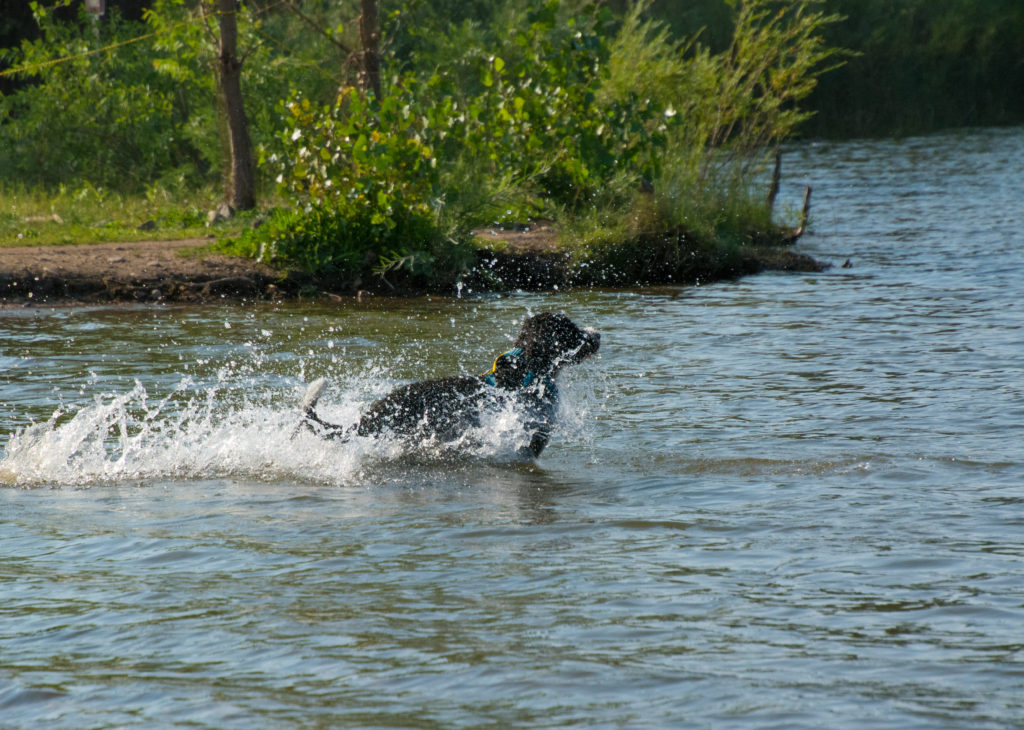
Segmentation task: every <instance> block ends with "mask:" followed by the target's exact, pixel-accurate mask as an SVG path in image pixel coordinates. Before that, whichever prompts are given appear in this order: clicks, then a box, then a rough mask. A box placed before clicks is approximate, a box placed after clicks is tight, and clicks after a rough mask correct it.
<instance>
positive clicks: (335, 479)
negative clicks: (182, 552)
mask: <svg viewBox="0 0 1024 730" xmlns="http://www.w3.org/2000/svg"><path fill="white" fill-rule="evenodd" d="M231 378H232V376H231V375H230V374H223V375H222V376H221V378H219V379H218V382H217V383H215V384H213V385H204V386H196V385H195V384H194V383H193V382H192V381H191V380H190V379H185V380H183V381H182V383H181V384H180V385H179V386H178V387H177V388H175V389H174V390H173V391H172V392H171V393H169V394H161V395H159V396H158V398H159V400H157V402H155V403H154V402H153V401H154V400H156V399H155V398H153V397H152V396H151V394H150V392H149V391H148V390H147V388H146V387H144V386H143V384H142V383H140V382H136V383H135V385H134V387H133V388H131V389H130V390H128V391H127V392H122V393H106V394H101V395H96V396H95V397H94V398H93V400H92V402H90V403H87V404H84V405H81V406H77V407H71V408H67V409H65V410H58V411H57V412H55V413H54V414H53V416H52V417H51V418H50V419H49V420H48V421H46V422H43V423H36V424H33V425H30V426H27V427H24V428H22V429H20V430H18V431H17V432H16V433H15V434H14V435H13V436H12V437H11V438H10V440H9V441H8V443H7V447H6V449H5V452H4V455H3V458H2V459H0V485H10V486H22V487H35V486H65V487H67V486H69V487H83V486H90V485H95V484H104V483H118V482H126V481H132V482H146V481H155V480H168V479H170V480H194V479H210V478H221V477H240V478H247V479H256V480H271V481H282V480H284V481H300V482H307V483H319V484H357V483H360V480H361V479H362V478H363V476H364V475H363V474H362V469H363V467H364V465H365V463H366V462H367V460H368V459H369V460H373V461H378V460H384V461H388V460H396V459H401V458H404V457H406V456H409V455H413V456H416V457H426V458H428V459H442V460H443V459H449V458H452V457H455V456H459V457H467V456H468V457H470V458H480V459H486V460H497V461H501V462H516V461H522V460H523V459H524V457H523V456H522V453H523V447H524V446H525V445H526V432H525V431H524V429H523V425H522V424H523V422H524V416H523V414H522V413H520V412H517V411H516V410H515V409H514V408H513V407H512V406H510V405H508V406H504V407H500V408H495V409H493V410H492V411H490V412H487V413H486V414H485V416H484V419H483V423H481V425H480V426H479V427H478V428H473V429H470V430H469V431H468V432H467V433H466V434H465V435H464V436H463V437H462V438H461V439H459V440H458V441H457V442H455V443H447V444H445V443H439V442H436V441H430V440H428V441H426V442H415V443H414V442H410V441H408V440H399V439H389V438H382V439H372V438H353V439H352V440H350V441H348V442H345V443H339V442H333V441H324V440H322V439H320V438H318V437H317V436H315V435H314V434H312V433H308V432H307V431H305V430H300V431H299V432H298V433H297V434H296V435H295V437H294V438H292V434H293V433H295V430H296V429H295V427H296V424H297V423H298V422H299V418H300V415H301V405H302V402H303V401H302V393H303V390H305V388H304V387H303V386H301V385H300V384H296V385H295V387H294V388H279V389H278V390H277V391H273V390H272V389H268V388H266V387H263V388H262V389H255V390H254V391H253V392H249V391H248V389H247V388H246V387H245V385H246V384H245V383H244V382H231ZM378 386H379V387H367V383H365V382H359V383H353V384H348V387H347V389H341V388H338V387H337V386H334V385H331V386H325V385H324V384H323V383H314V384H313V385H312V386H311V388H312V389H314V390H315V391H316V397H317V398H319V399H320V400H319V403H318V406H317V410H318V413H319V415H320V416H321V417H322V418H324V419H325V420H327V421H329V422H332V423H338V424H348V423H355V422H356V421H357V420H358V418H359V413H360V411H361V410H362V408H363V407H364V406H365V405H366V403H367V402H368V401H369V400H372V399H373V398H374V397H377V396H379V395H381V394H382V393H383V391H386V390H387V388H388V387H389V385H387V384H386V385H380V384H378ZM325 389H326V392H325ZM585 413H586V412H585V411H584V412H583V413H581V412H580V409H577V408H568V407H566V405H565V393H564V392H563V403H562V406H561V408H560V418H561V423H560V425H559V426H558V427H557V428H556V431H555V433H554V438H555V439H558V440H561V439H564V438H566V437H567V436H569V435H570V434H571V435H573V436H575V437H579V436H580V435H581V434H582V433H583V424H584V422H585V417H586V416H585Z"/></svg>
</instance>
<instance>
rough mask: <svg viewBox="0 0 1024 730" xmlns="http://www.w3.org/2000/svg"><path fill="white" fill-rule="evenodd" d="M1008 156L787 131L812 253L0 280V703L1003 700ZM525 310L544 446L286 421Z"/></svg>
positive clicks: (744, 709) (898, 724)
mask: <svg viewBox="0 0 1024 730" xmlns="http://www.w3.org/2000/svg"><path fill="white" fill-rule="evenodd" d="M1022 163H1024V129H999V130H986V131H969V132H962V133H953V134H946V135H938V136H930V137H923V138H914V139H909V140H903V141H857V142H849V143H837V144H831V143H829V144H803V145H798V146H794V147H792V148H790V149H789V150H787V152H786V156H785V158H784V165H785V169H784V172H785V174H786V176H787V182H786V185H785V186H784V189H783V194H782V197H784V198H785V201H783V202H784V204H788V205H791V206H794V207H795V206H796V205H797V204H798V203H799V200H800V197H801V194H802V185H803V184H805V183H809V184H812V185H813V186H814V207H813V211H812V214H813V221H812V223H813V232H812V233H810V234H808V235H806V236H805V237H804V238H803V239H802V241H801V242H800V244H799V247H798V248H799V250H802V251H805V252H808V253H810V254H812V255H815V256H818V257H820V258H823V259H825V260H827V261H831V262H833V263H834V264H836V267H835V268H833V269H831V270H829V271H828V272H826V273H824V274H781V273H779V274H776V273H772V274H763V275H760V276H756V277H750V278H746V279H743V280H740V281H736V282H728V283H720V284H714V285H709V286H701V287H692V288H686V287H665V288H654V289H647V290H641V291H579V292H571V293H551V294H521V295H516V296H508V297H492V298H486V299H463V300H447V299H431V300H427V299H423V300H413V301H398V302H392V301H387V302H380V301H378V302H371V303H366V304H356V303H352V304H345V305H339V306H312V305H289V306H281V307H271V306H227V307H223V308H220V307H210V308H187V307H180V308H179V307H140V308H89V309H56V310H44V309H27V310H16V311H15V310H9V311H3V312H0V484H2V485H3V486H5V487H7V488H0V596H2V600H0V718H2V719H0V725H2V726H3V727H5V728H19V727H24V728H29V727H32V728H35V727H50V728H54V727H56V728H105V727H141V726H146V727H152V726H161V727H163V726H174V725H183V726H185V725H187V726H189V727H209V728H250V727H343V726H349V727H369V726H372V727H458V726H479V727H512V726H520V727H533V726H559V727H563V726H577V727H586V728H592V727H715V728H722V727H741V728H751V727H757V728H769V727H780V728H794V727H805V728H820V727H830V728H851V729H852V728H865V727H871V728H899V729H900V730H905V729H906V728H936V727H948V728H963V727H972V728H1007V727H1024V305H1022V295H1024V234H1022V231H1024V164H1022ZM847 259H850V262H851V264H852V267H851V268H842V267H841V266H839V264H842V263H843V262H844V261H845V260H847ZM545 310H561V311H564V312H566V313H567V314H569V315H570V316H571V317H572V318H573V319H574V320H575V321H577V322H578V323H579V324H580V325H583V326H592V327H596V328H597V329H599V330H600V331H601V332H602V335H603V340H602V349H601V352H600V353H599V354H598V355H597V356H595V357H594V358H592V359H591V360H589V361H588V362H586V363H584V364H582V365H580V366H578V367H576V368H574V369H573V370H572V371H571V372H569V373H567V377H566V378H565V380H564V382H563V384H562V396H563V404H562V408H561V411H562V413H561V415H562V419H561V422H560V426H559V429H558V431H557V432H556V434H555V436H554V438H553V440H552V443H551V445H550V446H549V449H548V451H547V452H545V453H544V455H543V457H542V458H541V459H540V461H539V462H538V463H537V464H536V465H533V464H523V463H517V462H516V461H515V460H514V459H513V458H511V451H510V449H509V446H508V443H507V438H506V437H507V429H506V426H507V424H503V423H494V424H491V425H492V426H493V429H492V431H491V433H493V438H490V439H484V442H483V444H482V445H479V446H477V447H476V448H475V449H474V450H473V452H472V453H469V454H466V455H464V456H461V457H458V458H455V457H452V456H450V455H449V456H447V457H445V456H437V455H432V454H431V453H430V452H429V451H428V452H423V451H420V452H416V453H409V452H408V450H405V449H403V448H402V447H401V446H400V445H397V444H394V443H379V442H367V443H362V442H361V441H357V442H353V443H351V444H348V445H344V446H342V445H337V444H331V443H324V442H320V441H317V440H316V439H314V438H312V437H307V436H304V435H303V436H300V437H299V438H297V439H295V440H289V435H290V433H291V430H292V428H293V426H294V424H295V419H296V411H295V404H296V403H297V400H298V397H299V395H298V394H299V392H301V389H302V384H303V383H306V382H309V381H310V380H312V379H313V378H316V377H320V376H327V377H329V378H330V380H331V388H330V390H329V391H328V393H327V394H326V396H325V397H324V401H323V409H322V410H323V414H324V415H326V416H329V417H331V418H333V419H335V420H338V421H345V420H346V419H349V420H350V419H353V418H355V416H356V414H357V413H358V411H359V408H360V407H361V406H362V405H365V404H366V403H367V402H369V401H370V400H371V399H373V398H375V397H377V396H379V395H381V394H382V393H384V392H385V391H386V390H387V389H388V388H390V387H391V386H393V385H395V384H398V383H401V382H405V381H407V380H410V379H415V378H422V377H428V376H435V375H442V374H450V373H457V372H469V373H478V372H482V371H483V370H485V369H487V367H488V366H489V365H490V363H491V361H492V359H493V358H494V356H495V355H496V354H498V353H499V352H501V351H503V350H504V349H507V343H508V341H509V338H511V337H513V336H514V335H515V333H516V330H517V327H518V324H519V322H520V321H521V320H522V318H523V317H524V316H525V315H527V314H528V313H536V312H539V311H545Z"/></svg>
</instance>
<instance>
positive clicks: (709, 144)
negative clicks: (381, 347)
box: [0, 0, 1024, 289]
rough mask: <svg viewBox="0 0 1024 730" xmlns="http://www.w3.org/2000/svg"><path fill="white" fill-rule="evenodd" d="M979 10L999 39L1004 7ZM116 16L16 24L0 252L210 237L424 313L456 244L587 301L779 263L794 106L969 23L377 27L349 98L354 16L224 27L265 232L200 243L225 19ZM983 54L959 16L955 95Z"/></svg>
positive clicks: (936, 45)
mask: <svg viewBox="0 0 1024 730" xmlns="http://www.w3.org/2000/svg"><path fill="white" fill-rule="evenodd" d="M986 3H989V4H992V7H993V8H994V9H998V10H999V12H1000V13H1001V15H1000V18H1001V19H1002V20H1001V23H1005V24H1009V27H1017V26H1014V25H1013V24H1014V23H1018V22H1019V21H1020V17H1019V15H1020V13H1019V12H1016V10H1015V8H1014V4H1013V3H1009V2H999V0H985V2H983V3H982V4H983V5H985V4H986ZM110 5H111V7H110V8H108V13H107V15H106V16H105V17H104V18H103V19H102V21H100V20H97V19H95V18H94V17H93V16H91V15H89V14H88V13H86V12H85V11H84V9H82V8H80V7H79V4H78V3H77V2H70V1H68V0H61V1H60V2H58V3H57V6H56V7H54V6H46V5H44V4H43V3H31V4H30V6H31V9H32V12H33V19H34V23H35V24H36V26H37V28H38V35H37V36H36V37H35V38H34V39H31V38H26V39H25V40H23V41H22V42H21V44H20V45H19V46H18V47H17V48H11V49H9V50H8V51H5V52H4V53H3V60H4V62H5V63H6V64H8V65H9V66H10V69H8V71H7V72H5V74H6V75H5V76H3V77H0V92H2V94H3V95H2V96H0V190H3V191H4V192H3V193H2V194H3V196H4V199H5V203H7V205H5V206H4V211H3V212H2V213H0V237H3V238H4V239H5V240H7V241H12V240H50V239H53V240H62V241H67V240H86V239H87V238H88V237H89V236H90V235H95V236H96V237H97V238H106V239H108V240H109V239H110V238H117V237H121V236H131V235H132V233H133V232H134V233H135V237H163V236H169V235H176V234H177V233H178V232H179V231H181V232H183V233H182V234H181V235H189V236H192V235H195V234H196V233H197V232H198V231H199V230H203V231H205V232H207V233H209V232H210V231H211V230H212V232H214V233H215V234H217V235H220V236H221V238H222V239H223V243H222V244H221V245H222V248H223V249H224V250H227V251H230V252H233V253H237V254H242V255H248V256H255V257H259V258H261V259H262V260H265V261H268V262H272V263H274V264H275V265H277V266H280V267H298V268H301V269H303V270H306V271H309V272H315V273H317V274H319V275H321V276H333V277H335V278H337V279H338V280H348V281H352V282H356V281H364V282H365V281H367V280H368V279H369V278H370V277H373V278H375V279H377V280H379V281H382V282H399V281H400V282H403V283H404V284H405V285H417V286H424V287H427V288H434V289H440V288H445V287H448V286H450V285H451V284H452V283H453V282H454V281H455V280H456V279H457V278H458V277H459V276H460V275H462V274H463V273H464V272H465V271H466V270H467V269H468V268H470V267H471V266H472V265H473V262H474V261H475V260H477V258H478V254H477V252H476V249H477V248H478V246H479V244H478V241H479V237H476V238H474V237H473V236H472V234H471V232H472V231H473V230H474V229H479V228H480V227H483V226H486V227H489V228H491V229H498V230H500V229H502V228H513V229H515V228H520V227H522V225H523V224H528V223H530V222H534V221H538V220H543V221H548V222H549V225H550V226H551V227H552V228H553V229H554V230H556V231H557V232H558V240H557V242H556V248H558V250H559V255H560V256H562V257H563V258H564V259H565V260H566V261H568V263H569V265H570V266H571V267H573V270H574V271H576V272H577V274H576V277H577V280H578V281H581V282H586V281H593V282H600V281H614V282H618V281H641V280H646V279H649V278H651V277H654V278H657V277H663V278H664V277H668V278H672V277H679V278H692V273H693V266H694V264H693V262H694V261H705V262H709V263H707V265H713V266H719V267H724V270H728V269H729V267H730V266H732V263H730V262H734V261H736V260H738V258H740V257H741V256H742V250H743V248H744V247H745V246H750V245H753V244H756V243H759V242H764V241H766V240H783V239H785V238H786V236H787V235H788V232H787V230H786V229H785V228H783V227H780V226H778V225H777V223H776V222H775V221H773V218H772V210H771V205H770V203H769V202H768V196H767V189H768V183H769V178H770V175H769V174H768V173H769V172H770V161H771V159H772V153H773V152H774V151H775V150H776V149H777V147H778V145H779V143H780V142H781V141H782V140H784V139H787V138H789V137H792V136H793V135H794V134H797V133H799V132H800V130H801V129H804V130H807V129H815V128H816V127H814V126H808V120H809V118H810V116H811V115H810V112H809V111H808V109H809V107H808V106H807V103H808V101H809V100H817V102H816V103H817V105H818V107H819V108H820V109H824V110H826V114H823V115H819V116H820V117H828V116H829V115H831V116H832V117H833V118H837V117H846V118H850V119H853V118H854V117H855V116H856V115H854V114H852V113H851V114H845V115H844V114H843V111H842V105H841V103H840V102H839V101H836V100H837V99H840V98H841V97H842V95H843V94H842V92H841V91H836V90H835V89H833V91H832V92H831V94H832V96H831V97H827V99H832V100H833V101H832V102H831V103H832V106H831V107H830V106H829V102H827V99H826V100H823V99H822V97H821V93H822V89H821V87H820V85H819V79H822V80H823V82H824V83H826V84H827V83H833V84H835V83H837V82H836V81H835V80H836V79H842V78H849V74H851V73H852V71H851V70H850V69H851V68H852V67H853V65H854V64H860V63H866V62H867V59H868V58H869V54H864V55H863V56H852V57H851V56H848V55H846V56H841V55H838V54H837V52H836V50H835V49H836V48H837V47H839V46H842V45H843V44H844V43H847V44H849V42H850V40H851V39H852V40H857V41H858V43H859V44H860V45H861V46H865V44H867V45H868V46H870V48H871V49H874V50H875V51H878V54H877V55H878V56H879V57H881V56H884V53H882V50H884V49H891V48H892V47H893V46H894V44H899V43H904V42H905V43H906V46H905V49H906V53H907V54H912V53H913V52H914V49H917V48H920V46H921V42H920V33H921V28H922V27H925V28H927V29H928V30H929V40H928V44H929V45H928V47H929V48H932V49H933V50H934V53H933V55H932V56H930V57H929V58H932V59H933V60H934V57H937V54H938V53H939V49H940V47H941V39H942V38H944V37H946V36H947V35H948V34H949V33H950V32H951V30H950V29H949V27H948V25H949V23H950V22H951V19H955V18H956V17H959V16H958V15H957V13H960V14H963V13H964V12H966V11H965V9H964V8H965V7H966V5H965V4H964V3H962V2H955V1H954V0H936V2H933V3H924V2H916V1H912V0H907V1H906V2H905V3H903V10H901V12H900V13H899V14H898V17H895V18H890V17H888V16H886V15H885V14H886V13H887V12H888V10H887V8H891V7H893V6H894V4H893V3H867V4H862V3H857V4H853V3H851V2H849V1H846V0H804V1H795V2H775V1H773V0H745V1H742V2H740V1H737V2H724V1H722V0H714V1H712V0H702V1H701V2H688V3H686V4H678V3H672V2H667V1H664V2H658V3H654V4H648V3H640V4H626V3H614V2H613V3H596V2H587V1H585V0H566V1H563V2H554V1H552V2H546V3H535V2H526V0H504V2H497V3H465V2H455V1H454V0H434V1H432V2H425V1H422V0H421V1H416V0H409V1H408V2H394V3H388V2H382V3H380V8H379V26H377V28H376V32H375V33H371V34H370V36H369V37H371V38H372V39H373V44H374V45H375V46H376V47H375V49H374V54H375V61H376V63H377V71H376V78H375V79H374V83H367V79H366V78H365V76H366V66H365V64H364V60H365V55H366V54H365V45H366V38H367V37H368V36H367V33H366V29H365V27H364V28H360V22H359V18H360V9H361V8H360V6H362V9H363V10H365V8H366V6H368V5H373V6H375V5H377V3H367V2H365V1H364V2H362V3H359V2H355V1H354V0H350V1H348V2H338V3H330V4H324V3H316V2H300V1H299V0H282V1H280V2H264V1H262V0H255V1H254V2H252V3H249V4H246V5H245V6H242V7H241V9H240V10H239V11H238V13H237V14H236V16H235V19H236V20H237V33H238V40H237V52H238V57H239V59H242V60H244V66H243V90H244V97H245V112H246V116H247V121H248V124H249V129H250V132H251V137H252V142H253V146H254V149H255V150H256V159H255V162H256V169H257V179H258V190H257V192H258V197H259V200H260V207H261V209H262V210H261V211H259V212H257V213H252V214H249V215H248V216H247V217H243V218H237V217H236V218H234V219H233V220H231V221H228V222H224V221H220V220H219V219H218V222H216V223H215V225H214V227H213V228H212V229H208V228H207V223H208V221H207V219H206V211H207V210H209V209H210V208H212V207H214V204H215V202H216V199H217V198H218V196H219V192H218V191H217V188H218V184H219V181H220V180H222V179H223V178H224V177H225V176H226V175H227V174H228V172H229V170H230V157H231V155H230V152H229V150H228V148H227V140H228V134H227V130H226V126H227V125H226V123H225V122H224V118H225V117H224V114H223V107H224V103H223V101H222V100H221V99H222V97H220V96H219V95H218V76H217V75H216V74H215V73H214V69H215V66H216V60H217V58H218V57H219V56H218V54H221V56H222V55H223V53H222V48H221V46H220V40H221V38H220V35H219V34H220V33H223V31H222V30H221V29H219V28H218V23H217V20H218V18H219V17H222V16H219V15H218V13H219V12H220V11H219V10H218V8H219V7H220V6H219V5H218V4H217V3H215V2H212V1H207V2H194V1H186V0H152V1H151V2H147V3H141V4H140V3H135V2H124V3H121V4H120V5H121V6H124V7H125V8H126V9H127V10H128V11H129V13H128V14H129V16H131V15H132V12H133V11H138V10H139V9H140V8H141V7H142V6H143V5H144V6H145V10H144V11H141V12H137V14H136V15H135V16H133V17H130V18H128V19H126V18H125V17H123V16H122V15H121V14H120V12H119V7H117V6H116V5H117V4H116V3H114V2H111V3H110ZM895 5H900V4H899V3H896V4H895ZM961 6H963V7H961ZM904 11H906V12H904ZM946 11H948V12H946ZM954 11H955V12H954ZM1015 13H1016V14H1015ZM842 14H846V15H847V16H848V18H845V19H844V18H843V17H842ZM364 15H365V14H364ZM865 18H867V21H866V24H865V22H864V20H863V19H865ZM851 19H856V20H858V21H860V24H859V25H851ZM876 19H881V20H883V21H885V22H884V23H883V25H882V26H881V27H878V28H875V29H874V30H873V31H871V33H870V34H869V33H868V31H867V30H864V28H866V27H869V26H871V23H873V22H874V21H875V20H876ZM939 20H941V21H942V22H941V23H940V22H939ZM922 23H923V24H924V25H923V26H922ZM871 27H873V26H871ZM984 27H987V26H985V14H984V13H980V14H975V17H974V19H973V20H972V22H971V23H969V24H967V25H965V26H963V27H962V28H960V30H961V31H962V36H963V38H962V39H961V41H960V42H959V45H955V46H954V47H955V48H959V49H960V50H964V49H965V48H970V49H981V50H983V51H984V52H983V53H982V54H981V56H980V57H978V58H974V57H973V56H972V60H971V61H970V62H969V63H968V65H969V66H970V67H971V68H972V69H974V71H973V72H972V73H974V75H975V76H974V77H977V76H978V75H979V74H981V75H983V74H984V72H985V69H987V68H988V66H986V64H990V63H995V61H994V60H993V59H997V58H998V57H999V54H1000V53H1003V52H1004V51H1005V45H1006V44H1005V43H1003V40H1005V39H1003V36H1002V35H1000V33H1002V31H998V32H997V33H996V34H995V36H991V35H989V36H986V35H984V33H983V32H982V31H983V30H984ZM1000 27H1001V26H1000ZM900 29H902V30H900ZM972 29H973V30H972ZM911 30H914V31H915V33H917V35H915V34H914V33H911V32H910V31H911ZM361 31H362V32H361ZM858 34H859V35H858ZM993 38H994V39H993ZM869 41H870V43H869ZM871 43H873V44H874V45H870V44H871ZM979 44H980V45H979ZM870 58H871V59H872V60H871V63H876V64H877V63H880V62H879V61H878V60H877V59H876V58H875V57H874V56H871V57H870ZM979 59H980V60H979ZM838 61H847V65H846V66H845V67H844V66H843V65H842V63H839V62H838ZM971 64H973V65H971ZM903 65H904V67H908V64H903ZM912 65H913V64H910V66H912ZM918 68H922V66H920V65H919V66H918ZM826 72H827V73H826ZM891 72H892V73H895V72H896V71H894V70H892V71H891ZM823 74H824V76H823ZM844 75H845V76H844ZM972 78H973V77H972ZM844 83H846V82H844ZM908 83H910V82H909V81H908ZM816 85H818V86H819V88H818V90H817V91H816ZM847 85H848V86H849V87H850V88H851V89H852V88H854V86H855V85H853V84H852V83H847ZM375 86H376V87H378V89H379V91H378V90H376V89H374V87H375ZM875 86H876V87H877V86H878V85H877V84H875ZM858 88H859V87H858ZM867 88H868V87H867V86H864V89H865V90H866V89H867ZM865 93H866V91H865ZM1021 98H1024V96H1022V97H1021ZM865 108H866V102H865ZM1008 111H1012V110H1011V109H1009V107H1008ZM824 123H825V122H821V121H814V120H812V121H811V122H810V124H819V125H820V124H824ZM39 191H43V192H42V193H40V192H39ZM47 196H49V198H50V202H49V210H47V202H46V200H45V198H46V197H47ZM11 201H13V203H12V202H11ZM118 201H120V203H118ZM68 205H70V206H71V207H70V208H66V207H65V206H68ZM175 209H176V210H177V213H175V212H174V211H175ZM61 211H64V212H61ZM90 218H91V220H90ZM69 221H76V225H77V226H78V227H77V228H74V226H72V225H71V224H69ZM261 221H262V222H263V224H262V225H260V226H258V227H256V228H252V225H253V224H256V223H259V222H261ZM139 226H142V227H143V230H139ZM19 235H20V236H21V237H22V238H20V239H19V238H17V237H18V236H19ZM716 262H717V263H716ZM655 271H656V272H659V273H657V274H656V275H655V274H652V273H650V272H655ZM598 272H603V273H598ZM645 272H647V273H645ZM389 285H391V284H389Z"/></svg>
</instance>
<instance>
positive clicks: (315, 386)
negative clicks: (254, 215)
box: [299, 378, 327, 413]
mask: <svg viewBox="0 0 1024 730" xmlns="http://www.w3.org/2000/svg"><path fill="white" fill-rule="evenodd" d="M325 390H327V378H317V379H316V380H314V381H313V382H312V383H310V384H309V387H308V388H306V394H305V395H304V396H302V403H301V404H299V408H301V409H302V412H303V413H312V412H313V409H314V408H316V404H317V403H318V402H319V401H320V396H322V395H323V394H324V391H325Z"/></svg>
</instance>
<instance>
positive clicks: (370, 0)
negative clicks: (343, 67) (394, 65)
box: [359, 0, 380, 99]
mask: <svg viewBox="0 0 1024 730" xmlns="http://www.w3.org/2000/svg"><path fill="white" fill-rule="evenodd" d="M361 7H362V15H360V16H359V38H360V40H361V41H362V43H363V63H362V68H361V69H360V72H359V81H360V86H362V88H363V91H364V92H365V91H372V92H373V94H374V96H375V97H376V98H377V99H380V51H379V50H378V40H379V39H380V34H379V32H378V31H377V0H361Z"/></svg>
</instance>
